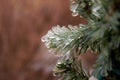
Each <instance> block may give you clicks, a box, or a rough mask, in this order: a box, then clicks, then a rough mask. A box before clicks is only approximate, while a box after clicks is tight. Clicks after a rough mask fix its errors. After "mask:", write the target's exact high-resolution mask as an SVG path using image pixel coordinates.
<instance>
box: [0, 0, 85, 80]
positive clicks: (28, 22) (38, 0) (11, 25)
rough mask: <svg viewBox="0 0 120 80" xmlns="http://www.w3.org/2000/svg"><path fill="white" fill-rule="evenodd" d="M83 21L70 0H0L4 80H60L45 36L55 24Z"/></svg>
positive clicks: (0, 75)
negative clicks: (42, 38)
mask: <svg viewBox="0 0 120 80" xmlns="http://www.w3.org/2000/svg"><path fill="white" fill-rule="evenodd" d="M83 22H84V20H82V19H80V18H79V17H72V16H71V12H70V10H69V0H0V80H57V78H55V77H53V75H52V69H53V67H54V65H55V63H56V58H55V56H54V55H53V54H50V53H49V52H48V50H47V49H46V47H45V46H44V45H43V43H42V42H41V37H42V36H43V35H45V34H46V33H47V31H48V30H49V29H50V28H51V27H52V26H54V25H57V24H60V25H68V24H72V25H76V24H79V23H83Z"/></svg>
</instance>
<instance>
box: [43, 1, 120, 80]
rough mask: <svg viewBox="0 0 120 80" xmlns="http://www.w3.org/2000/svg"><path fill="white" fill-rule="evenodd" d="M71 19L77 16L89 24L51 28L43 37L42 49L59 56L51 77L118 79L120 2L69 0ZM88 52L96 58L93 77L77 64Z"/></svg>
mask: <svg viewBox="0 0 120 80" xmlns="http://www.w3.org/2000/svg"><path fill="white" fill-rule="evenodd" d="M70 2H71V7H70V9H71V10H72V11H73V13H72V14H73V16H77V15H80V17H84V18H86V19H87V20H88V24H86V25H83V24H80V25H79V26H72V25H69V26H68V27H64V26H63V27H60V26H59V25H58V26H56V27H53V28H52V30H50V31H48V33H47V34H46V35H45V36H44V37H42V41H43V42H45V45H46V46H47V47H48V48H49V49H50V50H51V51H52V52H54V53H56V55H58V56H59V60H58V64H57V65H56V67H55V69H54V75H57V76H59V77H60V80H89V79H90V77H91V76H94V77H95V78H96V79H97V80H119V79H120V6H119V5H120V0H70ZM88 49H91V50H92V51H94V52H95V53H97V54H98V59H97V60H96V63H95V64H94V71H93V74H92V75H90V74H89V72H88V71H86V70H85V69H84V68H83V67H82V65H81V62H80V60H79V58H78V57H79V56H80V54H81V53H83V54H84V53H85V52H86V51H87V50H88Z"/></svg>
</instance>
